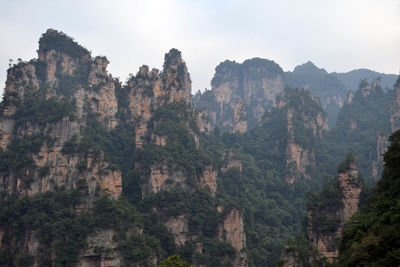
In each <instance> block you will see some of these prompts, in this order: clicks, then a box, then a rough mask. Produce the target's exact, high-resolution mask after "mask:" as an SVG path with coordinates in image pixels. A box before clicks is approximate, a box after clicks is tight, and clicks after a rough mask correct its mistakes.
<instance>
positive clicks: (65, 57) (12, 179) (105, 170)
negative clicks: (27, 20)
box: [0, 29, 122, 198]
mask: <svg viewBox="0 0 400 267" xmlns="http://www.w3.org/2000/svg"><path fill="white" fill-rule="evenodd" d="M57 38H61V39H62V38H64V39H63V40H64V41H66V42H68V41H70V42H72V43H70V46H65V47H68V48H69V49H67V48H65V47H63V46H56V45H53V44H54V42H52V41H54V39H57ZM68 38H69V37H66V36H65V35H63V34H62V33H59V32H57V31H55V30H52V29H50V30H48V31H47V32H46V33H45V34H43V36H42V38H41V39H40V41H39V50H38V59H37V60H31V61H29V62H22V61H21V62H19V63H18V64H17V65H15V66H13V67H12V68H10V69H9V71H8V77H7V83H6V88H5V94H4V101H3V103H2V111H3V112H2V114H3V117H2V118H1V119H0V121H1V123H0V145H1V147H2V148H3V149H4V150H7V149H8V145H9V144H10V142H11V141H12V140H18V139H21V138H22V139H23V138H24V137H26V136H36V135H44V136H45V138H44V139H46V138H47V139H46V140H47V141H45V142H43V144H42V145H41V147H40V150H39V151H37V152H35V153H33V155H32V158H33V163H34V166H36V168H34V169H26V170H18V171H16V170H12V169H10V170H9V171H8V172H7V173H6V174H4V175H3V177H2V183H1V185H2V187H3V189H5V191H6V192H8V193H19V194H28V195H32V194H36V193H40V192H46V191H54V190H55V189H56V188H59V187H63V188H67V189H68V188H75V187H76V186H77V183H78V181H79V180H82V179H83V180H84V181H85V183H86V184H87V185H88V187H89V194H90V195H93V194H94V193H95V188H96V187H97V186H99V187H100V189H101V190H103V191H108V192H109V193H110V194H111V195H112V196H113V197H114V198H118V197H119V195H120V194H121V191H122V180H121V173H120V172H119V171H117V170H111V169H109V164H108V163H107V162H106V161H105V160H104V156H103V155H102V154H91V153H86V154H81V153H75V152H73V153H64V152H63V151H62V150H63V147H64V145H65V144H66V143H67V142H72V140H73V139H74V138H75V139H74V140H75V141H74V142H75V143H74V144H72V145H73V146H77V145H78V142H79V140H80V137H81V134H82V132H81V128H82V127H85V126H86V123H87V119H88V116H89V114H93V115H94V116H96V118H97V121H98V122H99V123H101V124H102V125H103V126H104V127H105V128H107V129H113V128H114V127H115V126H116V125H117V119H116V113H117V111H118V104H117V99H116V96H115V87H116V84H118V82H117V81H116V80H114V79H113V78H112V77H111V76H109V75H108V74H107V70H106V67H107V64H108V61H107V59H106V58H105V57H96V58H95V59H92V58H91V56H90V53H89V52H88V51H87V50H86V49H84V48H82V47H80V46H79V45H78V44H76V43H74V42H73V41H72V39H70V38H69V39H68ZM55 43H56V42H55ZM52 45H53V46H52ZM76 53H78V54H76ZM32 94H36V95H37V98H38V99H37V101H45V100H47V99H49V98H53V99H56V101H68V102H69V103H73V104H72V105H73V107H74V114H73V115H71V114H68V115H67V114H66V116H64V117H62V118H60V119H57V121H54V120H52V121H39V122H34V121H33V122H32V121H24V117H21V115H18V114H17V113H16V112H17V111H18V109H20V108H21V104H22V103H24V102H25V101H26V97H27V96H30V95H32ZM55 105H57V104H55ZM28 108H30V107H29V106H28ZM32 112H37V111H36V110H35V111H32ZM39 115H40V114H39ZM18 116H20V117H18ZM22 116H26V115H22ZM16 120H17V121H18V124H16V123H15V121H16ZM13 132H14V133H16V135H15V136H13V137H11V133H13ZM42 139H43V138H42ZM27 177H29V180H30V182H29V184H27V183H26V179H27ZM23 181H25V182H23Z"/></svg>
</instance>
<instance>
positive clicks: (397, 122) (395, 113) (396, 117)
mask: <svg viewBox="0 0 400 267" xmlns="http://www.w3.org/2000/svg"><path fill="white" fill-rule="evenodd" d="M394 90H395V93H396V99H395V101H393V102H392V104H391V106H390V126H391V129H392V132H395V131H397V130H399V129H400V76H399V78H398V80H397V82H396V84H395V85H394Z"/></svg>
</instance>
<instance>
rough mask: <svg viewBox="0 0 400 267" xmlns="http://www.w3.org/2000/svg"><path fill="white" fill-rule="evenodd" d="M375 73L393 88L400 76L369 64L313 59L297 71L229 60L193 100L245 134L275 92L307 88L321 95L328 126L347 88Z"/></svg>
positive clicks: (218, 122)
mask: <svg viewBox="0 0 400 267" xmlns="http://www.w3.org/2000/svg"><path fill="white" fill-rule="evenodd" d="M376 78H379V79H380V86H382V88H384V89H385V90H388V89H390V88H392V87H393V84H394V83H395V81H396V78H397V76H396V75H393V74H384V73H378V72H374V71H371V70H367V69H360V70H354V71H350V72H346V73H336V72H333V73H328V72H327V71H326V70H325V69H321V68H318V67H317V66H315V65H314V64H313V63H312V62H310V61H308V62H306V63H304V64H302V65H299V66H296V67H295V68H294V70H293V71H292V72H290V71H288V72H283V71H282V69H281V67H280V66H279V65H278V64H277V63H275V62H273V61H270V60H268V59H261V58H253V59H248V60H245V61H244V62H243V63H236V62H234V61H229V60H226V61H224V62H222V63H220V64H219V65H218V66H217V67H216V69H215V74H214V77H213V79H212V82H211V90H208V91H205V92H204V93H200V92H198V93H197V94H196V95H195V97H194V98H193V103H194V106H195V108H196V109H197V110H206V111H207V112H208V113H209V114H210V120H211V121H210V122H211V127H215V126H218V127H219V128H221V129H222V130H223V131H229V132H241V133H243V132H245V131H247V130H248V129H251V128H253V127H254V126H256V125H257V124H259V123H260V121H261V117H262V115H263V112H266V111H268V110H270V109H271V107H273V106H274V105H275V98H276V96H277V95H278V94H279V92H281V91H282V90H283V88H285V86H290V87H292V88H299V87H302V88H305V89H308V90H310V92H311V94H312V95H313V96H316V97H319V99H320V101H321V104H322V106H323V108H324V109H325V111H326V112H327V118H328V126H329V128H333V127H334V126H335V125H336V120H337V116H338V114H339V111H340V109H341V108H342V107H343V105H344V103H345V102H346V99H347V94H348V91H353V92H354V91H356V89H357V88H358V87H359V83H360V81H361V80H365V81H366V82H372V81H373V80H374V79H376Z"/></svg>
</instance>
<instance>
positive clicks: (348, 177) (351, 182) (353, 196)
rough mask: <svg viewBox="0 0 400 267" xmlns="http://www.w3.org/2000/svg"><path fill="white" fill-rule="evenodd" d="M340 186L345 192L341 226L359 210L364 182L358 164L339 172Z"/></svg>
mask: <svg viewBox="0 0 400 267" xmlns="http://www.w3.org/2000/svg"><path fill="white" fill-rule="evenodd" d="M339 186H340V190H341V191H342V193H343V204H344V206H343V209H342V211H341V213H342V216H343V219H342V224H341V227H343V224H344V222H346V221H347V220H348V219H349V218H350V217H351V216H352V215H353V214H354V213H356V212H357V211H358V203H359V202H360V194H361V191H362V184H361V181H360V178H359V174H358V168H357V165H356V164H354V163H353V164H349V166H347V168H346V169H345V170H343V171H340V172H339ZM340 231H341V229H340Z"/></svg>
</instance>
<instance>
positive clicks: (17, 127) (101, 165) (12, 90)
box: [0, 29, 273, 267]
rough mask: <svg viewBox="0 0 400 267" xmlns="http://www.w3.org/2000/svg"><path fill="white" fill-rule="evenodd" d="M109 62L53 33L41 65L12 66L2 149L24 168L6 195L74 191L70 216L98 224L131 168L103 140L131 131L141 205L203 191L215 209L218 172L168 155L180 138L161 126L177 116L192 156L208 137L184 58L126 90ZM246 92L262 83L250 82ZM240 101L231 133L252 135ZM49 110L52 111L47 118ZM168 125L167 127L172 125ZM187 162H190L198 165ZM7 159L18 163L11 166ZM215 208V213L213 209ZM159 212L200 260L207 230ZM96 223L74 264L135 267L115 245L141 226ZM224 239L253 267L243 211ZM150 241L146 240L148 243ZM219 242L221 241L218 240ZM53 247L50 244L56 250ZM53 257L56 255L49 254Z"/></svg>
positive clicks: (32, 245) (33, 245)
mask: <svg viewBox="0 0 400 267" xmlns="http://www.w3.org/2000/svg"><path fill="white" fill-rule="evenodd" d="M108 63H109V62H108V60H107V58H105V57H95V58H92V56H91V54H90V52H89V51H88V50H87V49H85V48H83V47H81V46H79V45H78V44H77V43H76V42H74V41H73V40H72V38H70V37H68V36H66V35H65V34H63V33H61V32H57V31H55V30H51V29H50V30H48V31H47V32H46V33H45V34H44V35H43V36H42V38H41V39H40V41H39V50H38V59H35V60H32V61H29V62H22V61H21V62H19V63H18V64H17V65H15V66H13V67H12V68H10V70H9V71H8V79H7V84H6V89H5V96H4V101H3V102H2V104H1V107H0V110H1V114H0V147H1V148H2V149H3V150H4V151H6V152H5V153H9V154H10V155H14V154H16V155H17V156H18V157H19V158H21V161H22V162H24V163H26V164H25V165H23V166H19V165H16V164H14V165H16V166H18V167H14V165H10V166H11V167H10V168H9V169H7V170H6V171H3V172H2V173H1V174H0V187H1V189H3V190H4V191H5V192H6V193H8V194H17V195H19V196H30V197H32V196H34V195H36V194H39V193H46V192H53V193H52V194H45V195H46V196H47V195H48V196H49V198H51V197H53V196H54V197H57V196H58V195H57V194H58V192H59V191H62V192H64V191H65V190H68V191H67V192H70V191H69V189H79V190H71V192H74V193H75V192H78V191H79V192H80V193H83V194H82V197H81V199H80V200H79V203H80V204H79V205H78V204H77V205H75V204H74V205H72V206H71V207H70V208H71V211H70V212H71V213H72V214H73V215H75V214H76V215H77V216H81V215H82V216H88V217H89V218H91V216H94V217H95V216H97V215H98V213H101V212H99V211H98V210H97V206H96V205H97V204H98V201H97V200H104V199H106V198H104V199H100V198H102V197H103V196H104V195H108V196H110V197H111V199H113V200H117V199H119V197H120V195H121V193H122V171H121V170H123V171H125V170H124V169H123V168H121V166H120V165H118V163H116V160H115V158H114V154H112V152H110V150H112V149H114V147H112V148H109V147H107V146H109V145H110V144H112V145H111V146H113V145H114V143H113V142H109V143H108V142H107V141H110V140H102V139H107V138H109V137H111V138H110V139H112V138H114V137H115V136H117V135H118V134H120V133H121V132H122V131H123V130H127V131H126V132H123V134H124V137H126V136H127V135H128V138H130V137H131V138H132V139H131V140H135V142H134V144H133V141H130V142H132V143H130V142H129V144H132V147H128V148H126V149H132V150H134V152H135V157H133V158H134V159H133V162H132V167H129V171H131V173H129V174H133V175H132V176H136V175H137V176H140V178H139V177H133V178H132V179H138V180H139V182H138V184H136V182H137V181H136V180H135V181H134V183H135V185H134V186H135V190H136V186H138V188H137V189H138V190H137V191H138V192H139V198H140V193H142V197H143V198H144V197H146V196H147V195H148V194H150V193H155V194H157V193H159V192H160V191H162V190H170V189H171V188H173V187H179V188H180V189H184V190H188V191H189V192H191V193H199V194H200V193H201V194H204V197H207V198H209V199H210V203H213V202H214V201H215V194H216V191H217V174H218V171H217V169H216V168H215V166H212V165H204V164H203V165H201V164H202V163H201V164H198V165H197V166H196V167H195V168H193V170H190V171H192V172H190V171H186V169H185V167H186V166H187V162H184V161H185V160H186V159H184V160H182V159H180V160H181V161H182V162H179V164H178V163H176V164H175V162H174V160H175V159H172V160H171V157H170V153H171V150H173V149H174V148H175V147H176V146H177V145H176V144H174V143H173V142H171V139H172V140H173V138H175V139H176V137H175V136H173V137H171V135H173V134H175V132H172V134H170V132H171V131H170V129H167V130H165V129H164V128H163V126H165V125H163V124H162V123H163V122H164V117H163V116H164V115H165V114H166V113H168V112H170V114H167V115H171V117H173V120H171V121H173V122H174V123H175V122H176V121H179V122H177V123H179V125H178V124H173V126H174V127H177V128H179V127H180V128H179V129H178V130H179V132H178V135H179V136H178V138H180V137H181V136H183V137H184V138H185V140H182V143H183V146H188V148H187V147H184V148H183V149H187V150H188V151H189V152H190V153H191V152H193V149H199V146H200V134H201V132H205V133H208V132H211V127H212V124H211V121H210V120H209V118H208V117H207V114H206V113H205V112H204V111H203V112H195V111H193V109H192V96H191V80H190V75H189V73H188V70H187V67H186V64H185V62H184V61H183V60H182V57H181V53H180V52H179V51H178V50H176V49H171V50H170V51H169V52H168V53H167V54H166V55H165V62H164V66H163V70H162V71H161V72H160V71H158V70H157V69H152V70H150V69H149V67H148V66H145V65H144V66H142V67H140V69H139V71H138V73H137V74H136V75H135V76H131V77H130V78H129V80H128V81H127V83H126V85H124V86H122V85H121V83H120V82H119V80H118V79H114V78H113V77H112V76H111V75H109V74H108V72H107V65H108ZM269 82H271V81H267V80H265V81H264V83H266V84H268V83H269ZM247 86H250V87H255V86H256V85H254V84H251V82H248V85H247ZM268 86H269V85H268ZM271 86H272V85H271ZM272 94H273V93H272ZM248 97H250V96H248ZM29 101H30V102H29ZM35 101H38V103H41V104H43V105H44V106H46V105H48V106H49V107H50V110H43V109H41V108H38V107H37V105H36V102H35ZM32 103H33V104H34V105H32ZM238 103H239V104H238V105H236V106H235V107H233V112H232V118H233V121H235V123H236V124H235V127H234V128H235V131H236V132H244V131H246V130H247V121H246V120H245V119H244V118H245V117H246V116H247V115H246V114H247V110H246V102H245V100H244V99H242V100H239V102H238ZM46 107H47V106H46ZM163 108H164V109H163ZM168 108H169V109H168ZM262 108H263V106H262V105H261V106H260V107H259V108H258V109H259V111H257V113H254V114H256V115H257V116H258V117H260V116H259V115H260V114H261V113H262V112H263V111H261V109H262ZM51 110H54V113H55V114H50V115H51V116H50V115H49V113H51V112H52V111H51ZM165 110H166V112H164V111H165ZM30 113H32V116H30ZM21 114H22V115H21ZM156 115H157V116H156ZM160 117H161V119H160ZM160 125H161V126H160ZM167 126H169V127H170V125H169V124H167ZM123 127H125V128H123ZM157 127H158V128H157ZM121 129H123V130H121ZM132 129H134V131H133V130H132ZM129 133H132V136H129ZM182 133H183V134H182ZM192 137H193V138H192ZM117 138H118V137H117ZM32 140H33V141H32ZM173 141H174V142H175V143H176V142H178V143H179V142H180V140H178V141H176V140H173ZM29 142H31V143H32V144H30V143H29ZM27 143H28V144H27ZM105 143H106V144H105ZM20 144H22V145H20ZM171 144H172V145H171ZM179 145H180V144H179ZM147 147H150V148H154V150H155V151H158V152H160V155H157V156H159V157H154V158H155V159H153V158H152V156H153V155H151V159H148V158H145V159H141V158H140V156H141V155H144V157H146V153H147V151H145V150H146V148H147ZM123 149H125V148H123ZM179 149H181V148H179ZM20 150H23V152H21V151H20ZM173 152H175V151H173ZM196 152H198V151H196ZM13 153H14V154H13ZM18 153H19V154H18ZM141 153H142V154H141ZM171 154H173V153H171ZM193 154H195V153H193ZM2 155H3V154H2ZM6 156H9V155H8V154H6ZM136 156H137V158H136ZM196 157H197V158H199V159H200V160H202V159H203V158H201V155H200V156H199V155H195V157H194V158H195V159H196ZM12 160H14V159H13V158H12ZM190 160H192V162H193V159H190ZM200 160H199V161H200ZM10 162H11V163H14V162H13V161H11V160H10ZM188 162H189V161H188ZM185 164H186V165H185ZM225 168H226V169H229V168H239V169H240V170H241V164H240V163H238V162H237V161H236V160H231V161H229V162H227V165H226V166H225ZM3 169H4V168H2V170H3ZM125 174H126V172H125V173H124V175H125ZM124 177H127V176H124ZM128 177H129V175H128ZM130 178H131V177H129V178H128V179H130ZM189 179H190V181H189ZM125 181H126V180H125ZM128 182H131V181H128ZM201 188H205V189H208V190H209V192H210V194H207V193H205V192H203V191H202V190H199V189H201ZM140 189H141V190H140ZM83 190H84V191H83ZM140 191H141V192H140ZM197 191H200V192H197ZM135 194H136V192H135ZM210 195H211V196H210ZM40 196H41V195H40ZM40 196H39V197H40ZM99 197H100V198H99ZM135 197H137V196H136V195H135ZM104 201H105V200H104ZM110 203H112V204H110ZM110 203H108V204H107V203H106V204H104V205H105V206H107V205H113V204H115V203H116V202H110ZM117 203H119V202H117ZM107 208H110V209H113V208H115V207H108V206H107V207H106V208H105V209H107ZM208 208H209V209H210V210H211V211H213V206H212V204H211V206H210V207H208ZM153 211H154V212H158V213H159V215H160V221H162V222H164V223H165V226H166V228H167V229H168V230H169V231H170V232H171V233H172V234H173V236H174V237H175V244H176V245H177V246H184V245H185V243H186V241H187V240H191V241H194V242H196V251H197V252H198V253H202V251H203V243H202V241H200V240H201V238H202V235H203V233H202V231H203V230H202V229H200V230H199V231H198V232H196V233H195V234H194V233H191V232H190V227H189V222H190V223H193V222H192V221H191V220H192V219H193V218H191V217H190V216H192V215H191V214H190V213H188V212H186V213H185V214H181V215H175V216H172V215H170V214H169V213H168V208H167V207H165V208H157V209H156V208H154V209H153ZM106 212H108V211H106ZM215 212H217V211H215ZM219 215H221V214H219ZM121 216H122V215H121ZM95 219H97V218H95ZM123 220H124V219H123ZM132 220H133V219H132ZM193 221H194V220H193ZM97 224H99V225H101V222H99V223H97V222H96V223H95V225H96V226H93V227H91V229H90V230H87V231H86V230H85V231H86V232H85V233H84V234H82V240H79V242H81V241H82V242H84V243H85V244H86V245H85V247H84V248H83V249H82V250H81V251H80V253H79V255H78V258H77V261H79V262H78V263H77V265H78V266H83V267H89V266H116V267H117V266H125V265H126V264H129V263H127V262H125V261H124V255H123V253H124V251H123V249H121V246H122V245H121V243H119V242H118V241H121V240H123V241H126V238H128V239H129V238H134V237H133V236H132V235H131V234H130V232H132V231H133V230H134V229H133V228H135V226H134V223H132V222H131V221H129V222H125V221H123V222H122V224H121V225H122V226H118V227H117V226H116V227H114V228H113V229H110V227H105V226H104V227H103V228H101V227H100V226H98V225H97ZM119 227H122V228H124V231H125V232H124V233H121V229H120V228H119ZM132 229H133V230H132ZM213 230H214V231H215V230H216V229H215V228H214V229H213ZM60 231H61V230H60ZM164 231H165V230H164ZM25 232H26V235H27V237H26V242H25V243H26V244H24V246H23V247H24V249H23V252H24V253H25V252H27V254H30V255H32V256H33V258H34V261H37V259H38V258H39V257H40V256H41V253H42V252H40V249H41V248H40V246H43V244H41V243H40V242H39V240H38V239H37V238H36V237H35V231H33V230H26V231H25ZM210 232H211V231H210ZM135 234H137V235H141V234H142V232H141V231H137V233H135ZM146 234H147V233H146ZM85 238H86V239H85ZM218 238H219V239H220V240H223V241H226V242H229V243H231V244H232V246H233V247H234V248H235V250H236V251H237V256H236V260H235V262H236V263H235V266H247V255H246V253H245V252H244V251H245V246H246V239H245V233H244V225H243V218H242V215H241V214H240V213H239V212H238V211H237V210H232V211H231V212H230V213H229V214H228V215H227V217H226V219H225V221H224V224H223V225H221V234H220V235H219V236H218ZM0 239H2V232H1V231H0ZM84 239H85V240H84ZM145 239H147V237H146V238H144V239H143V240H145ZM213 239H214V240H213V241H215V242H219V241H217V240H216V239H217V236H216V235H215V234H214V235H213ZM0 241H1V240H0ZM41 242H42V241H41ZM51 242H53V241H51ZM51 242H50V243H49V244H48V245H49V247H51V246H52V245H53V244H52V243H51ZM128 242H130V241H128ZM140 242H142V241H140ZM143 242H148V241H147V240H146V241H143ZM1 243H2V242H0V245H2V244H1ZM129 249H130V248H129ZM149 250H152V248H146V253H147V252H148V251H149ZM20 251H22V250H20ZM49 251H50V252H51V253H55V252H54V251H53V250H52V248H49ZM205 251H206V250H205ZM152 252H154V251H152ZM158 252H159V251H157V253H158ZM76 253H77V252H76ZM76 253H75V256H76V255H77V254H76ZM130 253H131V252H130ZM149 253H150V252H149ZM154 253H155V252H154ZM205 253H208V252H207V251H206V252H205ZM150 254H151V253H150ZM155 255H156V254H154V255H153V256H146V257H147V258H146V259H145V260H144V261H148V262H150V261H151V264H153V265H154V266H156V265H157V263H158V261H159V260H160V259H157V257H158V256H159V254H157V257H156V256H155ZM224 257H225V256H224ZM29 259H30V258H29ZM53 259H54V257H53V255H49V257H48V260H49V261H52V260H53ZM144 261H143V262H144ZM221 261H224V262H225V261H226V262H228V261H230V259H228V257H226V258H224V259H222V257H221ZM146 264H147V263H146ZM144 265H145V264H144ZM137 266H142V265H140V264H138V265H137ZM146 266H147V265H146Z"/></svg>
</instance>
